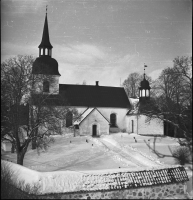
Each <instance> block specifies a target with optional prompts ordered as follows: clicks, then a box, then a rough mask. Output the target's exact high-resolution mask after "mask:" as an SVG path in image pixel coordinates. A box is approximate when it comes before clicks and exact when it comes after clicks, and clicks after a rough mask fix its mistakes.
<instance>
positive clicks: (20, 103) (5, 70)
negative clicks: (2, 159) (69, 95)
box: [1, 55, 78, 165]
mask: <svg viewBox="0 0 193 200" xmlns="http://www.w3.org/2000/svg"><path fill="white" fill-rule="evenodd" d="M33 62H34V58H33V57H32V56H22V55H19V56H17V57H13V58H10V59H8V60H6V61H5V62H3V63H2V64H1V89H2V91H3V92H2V93H1V108H2V112H1V117H2V122H3V123H1V141H4V140H7V141H9V142H11V143H12V146H13V148H15V149H16V153H17V163H18V164H21V165H23V159H24V155H25V153H26V151H27V148H28V146H29V144H30V143H31V142H32V148H33V149H34V148H36V147H38V148H45V149H46V148H47V147H48V145H49V143H50V142H53V140H52V139H51V137H50V135H51V134H53V133H54V134H56V133H57V134H61V127H62V126H61V123H62V125H63V126H65V119H66V115H67V113H69V112H71V113H72V114H73V118H75V119H76V117H77V116H78V112H77V110H76V109H72V108H70V106H68V104H67V102H66V101H65V100H64V99H63V98H62V97H60V95H59V94H58V95H52V94H50V93H45V92H44V91H43V89H44V88H43V84H42V81H43V80H47V81H49V82H50V83H52V81H54V80H53V77H52V76H48V75H43V74H39V75H36V76H34V75H33V74H32V64H33ZM36 83H38V84H36ZM37 87H38V88H37ZM37 89H38V94H37V93H36V92H35V91H36V90H37ZM53 96H54V98H53ZM34 97H35V98H34ZM56 100H57V101H61V102H63V104H62V105H63V106H60V107H56V106H54V104H52V101H53V102H55V101H56ZM24 111H25V112H24ZM26 111H27V112H26ZM13 148H12V149H13Z"/></svg>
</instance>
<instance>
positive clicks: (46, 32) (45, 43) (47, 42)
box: [38, 13, 53, 49]
mask: <svg viewBox="0 0 193 200" xmlns="http://www.w3.org/2000/svg"><path fill="white" fill-rule="evenodd" d="M38 47H39V48H41V47H46V48H49V49H50V48H53V46H52V45H51V43H50V38H49V30H48V20H47V13H46V18H45V22H44V29H43V35H42V41H41V43H40V45H39V46H38Z"/></svg>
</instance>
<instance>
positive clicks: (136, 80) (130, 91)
mask: <svg viewBox="0 0 193 200" xmlns="http://www.w3.org/2000/svg"><path fill="white" fill-rule="evenodd" d="M145 78H146V79H147V80H148V81H149V83H151V82H152V79H151V77H150V76H147V75H145ZM143 79H144V75H140V74H139V73H137V72H134V73H131V74H129V76H128V78H127V79H126V80H124V82H123V84H122V85H123V87H124V88H125V91H126V93H127V96H128V97H134V98H136V97H138V96H139V85H140V82H141V81H142V80H143Z"/></svg>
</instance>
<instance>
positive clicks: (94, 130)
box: [92, 125, 97, 136]
mask: <svg viewBox="0 0 193 200" xmlns="http://www.w3.org/2000/svg"><path fill="white" fill-rule="evenodd" d="M96 135H97V125H93V126H92V136H96Z"/></svg>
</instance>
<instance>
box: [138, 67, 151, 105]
mask: <svg viewBox="0 0 193 200" xmlns="http://www.w3.org/2000/svg"><path fill="white" fill-rule="evenodd" d="M145 67H147V65H144V78H143V80H142V81H141V83H140V87H139V101H140V102H142V101H146V100H149V99H150V89H151V87H150V86H149V81H147V80H146V78H145Z"/></svg>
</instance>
